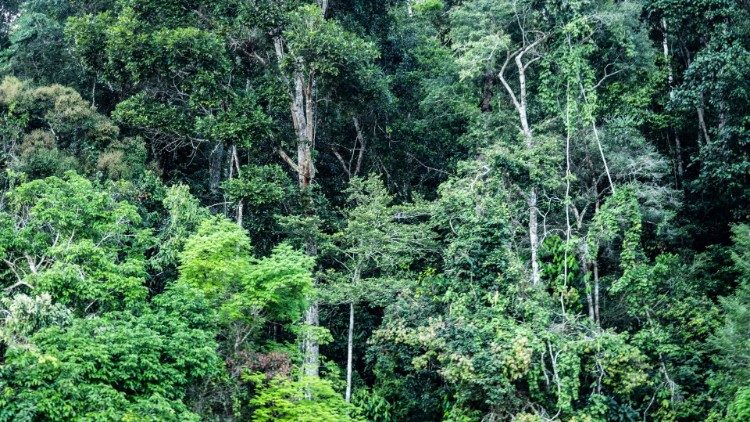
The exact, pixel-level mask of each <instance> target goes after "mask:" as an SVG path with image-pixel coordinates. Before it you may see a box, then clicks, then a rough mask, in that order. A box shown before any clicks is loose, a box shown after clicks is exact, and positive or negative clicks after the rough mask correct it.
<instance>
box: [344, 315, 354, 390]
mask: <svg viewBox="0 0 750 422" xmlns="http://www.w3.org/2000/svg"><path fill="white" fill-rule="evenodd" d="M353 349H354V303H353V302H349V338H348V340H347V344H346V402H347V403H349V402H351V399H352V371H353V368H352V360H353Z"/></svg>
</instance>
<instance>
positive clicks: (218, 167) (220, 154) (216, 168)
mask: <svg viewBox="0 0 750 422" xmlns="http://www.w3.org/2000/svg"><path fill="white" fill-rule="evenodd" d="M223 164H224V144H223V143H221V142H219V143H217V144H216V145H214V147H213V149H211V154H210V155H209V158H208V166H209V167H208V190H209V191H210V192H211V193H212V194H214V195H218V193H219V184H220V183H221V171H222V167H223Z"/></svg>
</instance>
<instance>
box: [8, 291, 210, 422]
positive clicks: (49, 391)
mask: <svg viewBox="0 0 750 422" xmlns="http://www.w3.org/2000/svg"><path fill="white" fill-rule="evenodd" d="M210 313H211V308H210V305H209V302H207V301H206V300H205V299H204V298H202V296H201V295H200V294H196V293H193V292H190V291H188V290H185V289H184V288H177V289H171V290H168V291H167V292H165V293H163V294H161V295H159V296H157V297H156V298H155V299H154V303H153V306H152V308H151V309H145V310H144V311H143V312H142V313H139V314H137V315H136V314H130V313H127V312H124V313H120V312H115V313H110V314H108V315H107V316H103V317H93V318H81V319H74V320H72V321H71V322H70V323H69V324H68V325H66V326H50V327H48V328H44V329H42V330H41V331H39V332H38V333H36V334H35V335H34V336H33V337H32V338H31V341H32V343H33V347H28V348H17V347H11V348H10V349H9V351H8V352H7V353H6V356H5V362H4V364H3V366H2V368H1V369H0V388H1V389H2V391H3V394H2V396H0V419H1V420H39V419H44V420H51V421H63V420H72V419H81V420H112V419H117V420H144V419H147V420H174V421H178V420H180V421H182V420H198V417H197V415H195V414H193V413H191V412H190V411H189V410H188V409H187V407H186V406H185V404H184V403H183V402H182V400H183V399H184V398H185V391H186V388H187V387H188V386H190V385H191V384H193V383H196V382H201V381H203V380H204V379H206V378H208V377H213V376H216V375H218V374H219V373H220V360H219V358H218V356H217V354H216V343H215V342H214V340H213V339H212V333H211V331H210V328H211V326H210V325H207V324H206V323H205V322H204V321H205V316H206V315H210Z"/></svg>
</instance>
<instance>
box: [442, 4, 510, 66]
mask: <svg viewBox="0 0 750 422" xmlns="http://www.w3.org/2000/svg"><path fill="white" fill-rule="evenodd" d="M511 13H513V7H512V5H511V4H510V3H506V2H499V1H493V0H472V1H468V2H464V3H463V4H462V5H461V6H460V7H456V8H454V9H452V10H451V13H450V19H451V38H452V40H453V48H454V49H455V50H456V53H457V54H458V57H459V59H458V64H459V65H460V66H461V76H462V77H477V76H484V74H485V73H487V72H491V73H494V72H495V71H496V70H497V68H498V66H499V65H501V64H502V62H503V61H504V60H505V52H506V50H507V49H508V44H509V43H510V40H509V37H508V34H507V33H506V32H505V28H504V27H503V25H504V24H505V22H507V20H508V17H509V16H510V14H511Z"/></svg>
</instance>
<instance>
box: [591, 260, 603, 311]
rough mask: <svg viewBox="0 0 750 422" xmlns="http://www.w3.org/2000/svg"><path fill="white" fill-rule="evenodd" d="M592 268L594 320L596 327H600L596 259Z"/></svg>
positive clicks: (597, 266) (597, 265)
mask: <svg viewBox="0 0 750 422" xmlns="http://www.w3.org/2000/svg"><path fill="white" fill-rule="evenodd" d="M593 267H594V318H595V320H596V325H601V324H602V323H601V319H600V318H599V263H598V262H597V260H596V259H594V262H593Z"/></svg>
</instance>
